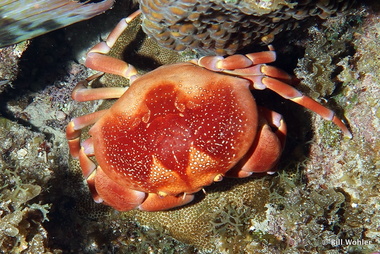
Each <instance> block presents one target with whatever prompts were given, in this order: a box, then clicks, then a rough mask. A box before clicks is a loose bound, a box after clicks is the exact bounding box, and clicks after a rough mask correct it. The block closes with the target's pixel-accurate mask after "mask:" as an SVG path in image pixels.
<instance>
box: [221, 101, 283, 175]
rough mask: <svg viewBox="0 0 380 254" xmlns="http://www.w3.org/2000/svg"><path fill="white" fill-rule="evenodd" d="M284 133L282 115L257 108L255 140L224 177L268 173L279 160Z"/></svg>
mask: <svg viewBox="0 0 380 254" xmlns="http://www.w3.org/2000/svg"><path fill="white" fill-rule="evenodd" d="M286 133H287V129H286V124H285V122H284V119H283V117H282V115H280V114H278V113H277V112H274V111H272V110H269V109H266V108H263V107H259V126H258V130H257V134H256V137H255V140H254V141H253V143H252V145H251V148H250V149H249V150H248V152H247V153H246V155H245V156H244V157H243V158H242V159H241V160H240V161H239V162H238V164H237V165H235V166H234V167H233V168H232V169H231V170H229V171H228V172H227V173H226V176H228V177H239V178H242V177H248V176H250V175H252V174H253V173H263V172H268V170H270V169H272V168H273V167H274V166H275V165H276V163H277V162H278V160H279V159H280V156H281V154H282V151H283V149H284V146H285V139H286Z"/></svg>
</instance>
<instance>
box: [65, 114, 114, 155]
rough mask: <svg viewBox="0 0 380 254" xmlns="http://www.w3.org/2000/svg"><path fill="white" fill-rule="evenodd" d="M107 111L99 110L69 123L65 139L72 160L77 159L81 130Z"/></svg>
mask: <svg viewBox="0 0 380 254" xmlns="http://www.w3.org/2000/svg"><path fill="white" fill-rule="evenodd" d="M106 112H107V110H106V109H105V110H100V111H96V112H94V113H91V114H88V115H84V116H80V117H76V118H73V119H72V120H71V122H70V123H69V124H68V125H67V127H66V138H67V140H68V143H69V149H70V154H71V156H73V158H76V159H77V158H79V151H80V149H81V145H80V135H81V133H82V131H81V130H82V129H83V128H85V127H87V126H89V125H91V124H94V123H95V122H96V121H97V120H99V119H100V118H101V117H102V116H103V115H104V114H105V113H106Z"/></svg>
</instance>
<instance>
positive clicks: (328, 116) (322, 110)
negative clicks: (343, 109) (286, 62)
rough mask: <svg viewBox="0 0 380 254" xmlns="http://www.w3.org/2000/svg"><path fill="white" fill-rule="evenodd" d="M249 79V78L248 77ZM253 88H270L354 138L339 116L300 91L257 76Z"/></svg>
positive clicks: (268, 78)
mask: <svg viewBox="0 0 380 254" xmlns="http://www.w3.org/2000/svg"><path fill="white" fill-rule="evenodd" d="M246 78H249V77H246ZM251 80H252V81H253V86H254V88H256V89H262V87H263V86H264V87H265V88H268V89H270V90H272V91H274V92H275V93H277V94H278V95H280V96H282V97H284V98H285V99H288V100H291V101H294V102H295V103H297V104H299V105H301V106H303V107H305V108H308V109H310V110H311V111H313V112H315V113H317V114H318V115H320V116H322V117H323V118H324V119H325V120H329V121H332V122H333V123H334V124H335V125H337V126H338V127H339V128H340V129H341V130H342V132H343V134H344V135H345V136H346V137H348V138H352V134H351V132H350V131H349V130H348V128H347V126H346V125H345V124H344V123H343V122H342V120H340V119H339V118H338V117H337V116H335V113H334V111H332V110H330V109H328V108H326V107H324V106H322V105H321V104H320V103H318V102H317V101H315V100H313V99H312V98H310V97H307V96H305V95H303V94H302V93H301V92H300V91H298V90H297V89H295V88H294V87H292V86H290V85H288V84H286V83H284V82H282V81H280V80H277V79H274V78H271V77H266V76H264V77H260V76H256V77H254V78H253V79H251Z"/></svg>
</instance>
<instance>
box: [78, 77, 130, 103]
mask: <svg viewBox="0 0 380 254" xmlns="http://www.w3.org/2000/svg"><path fill="white" fill-rule="evenodd" d="M102 75H103V73H102V72H99V73H96V74H94V75H92V76H90V77H88V78H87V79H85V80H82V81H80V82H78V84H77V85H76V86H75V88H74V90H73V92H72V94H71V97H72V98H73V100H75V101H93V100H105V99H117V98H120V97H121V96H122V95H123V94H124V93H125V91H126V90H127V88H125V87H99V88H95V89H89V88H88V83H89V82H90V81H92V80H94V79H96V78H98V77H100V76H102Z"/></svg>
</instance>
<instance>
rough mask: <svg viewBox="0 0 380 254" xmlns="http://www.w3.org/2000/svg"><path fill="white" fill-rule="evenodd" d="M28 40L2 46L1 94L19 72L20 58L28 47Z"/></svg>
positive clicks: (0, 56)
mask: <svg viewBox="0 0 380 254" xmlns="http://www.w3.org/2000/svg"><path fill="white" fill-rule="evenodd" d="M28 44H29V43H28V42H23V43H20V44H16V45H13V46H9V47H5V48H0V62H1V63H2V64H1V65H0V94H1V93H2V92H3V91H4V90H5V89H6V88H7V87H11V86H12V81H13V80H15V79H16V78H17V74H18V72H19V60H20V57H21V55H22V53H23V52H24V51H25V50H26V49H27V48H28Z"/></svg>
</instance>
